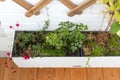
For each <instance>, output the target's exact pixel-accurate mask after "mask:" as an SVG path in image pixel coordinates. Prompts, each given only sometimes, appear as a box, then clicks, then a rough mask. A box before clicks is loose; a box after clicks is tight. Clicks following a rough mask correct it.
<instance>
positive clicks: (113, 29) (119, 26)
mask: <svg viewBox="0 0 120 80" xmlns="http://www.w3.org/2000/svg"><path fill="white" fill-rule="evenodd" d="M118 31H120V24H119V23H118V22H114V23H112V25H111V28H110V33H112V34H116V32H118Z"/></svg>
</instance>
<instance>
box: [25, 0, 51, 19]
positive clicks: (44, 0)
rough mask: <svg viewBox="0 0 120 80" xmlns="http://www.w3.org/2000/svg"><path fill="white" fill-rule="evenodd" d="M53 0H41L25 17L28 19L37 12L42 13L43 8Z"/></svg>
mask: <svg viewBox="0 0 120 80" xmlns="http://www.w3.org/2000/svg"><path fill="white" fill-rule="evenodd" d="M51 1H52V0H40V1H39V2H38V3H37V4H35V5H34V6H33V7H32V8H31V9H29V10H28V11H27V12H26V13H25V15H26V16H27V17H31V16H32V15H33V14H34V13H36V12H37V11H40V10H41V9H42V8H43V7H45V6H46V5H47V4H49V3H50V2H51Z"/></svg>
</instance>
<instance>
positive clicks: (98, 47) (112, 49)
mask: <svg viewBox="0 0 120 80" xmlns="http://www.w3.org/2000/svg"><path fill="white" fill-rule="evenodd" d="M101 34H102V35H101ZM83 50H84V53H85V55H89V56H120V37H118V36H117V35H116V34H110V33H103V32H102V33H97V34H94V33H91V34H89V33H88V35H87V38H86V40H85V41H84V44H83Z"/></svg>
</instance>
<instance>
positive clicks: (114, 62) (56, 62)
mask: <svg viewBox="0 0 120 80" xmlns="http://www.w3.org/2000/svg"><path fill="white" fill-rule="evenodd" d="M87 60H88V57H42V58H40V57H37V58H33V59H32V58H31V59H29V60H25V59H23V58H20V57H19V58H13V61H14V62H15V63H16V65H17V66H18V67H21V68H23V67H40V68H43V67H52V68H54V67H71V68H73V67H88V65H86V63H87ZM119 60H120V57H91V58H90V62H89V67H120V61H119Z"/></svg>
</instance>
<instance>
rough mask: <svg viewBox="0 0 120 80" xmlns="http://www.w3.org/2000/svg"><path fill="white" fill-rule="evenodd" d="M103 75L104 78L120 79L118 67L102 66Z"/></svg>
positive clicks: (109, 79)
mask: <svg viewBox="0 0 120 80" xmlns="http://www.w3.org/2000/svg"><path fill="white" fill-rule="evenodd" d="M103 75H104V78H105V80H120V73H119V69H118V68H103Z"/></svg>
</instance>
